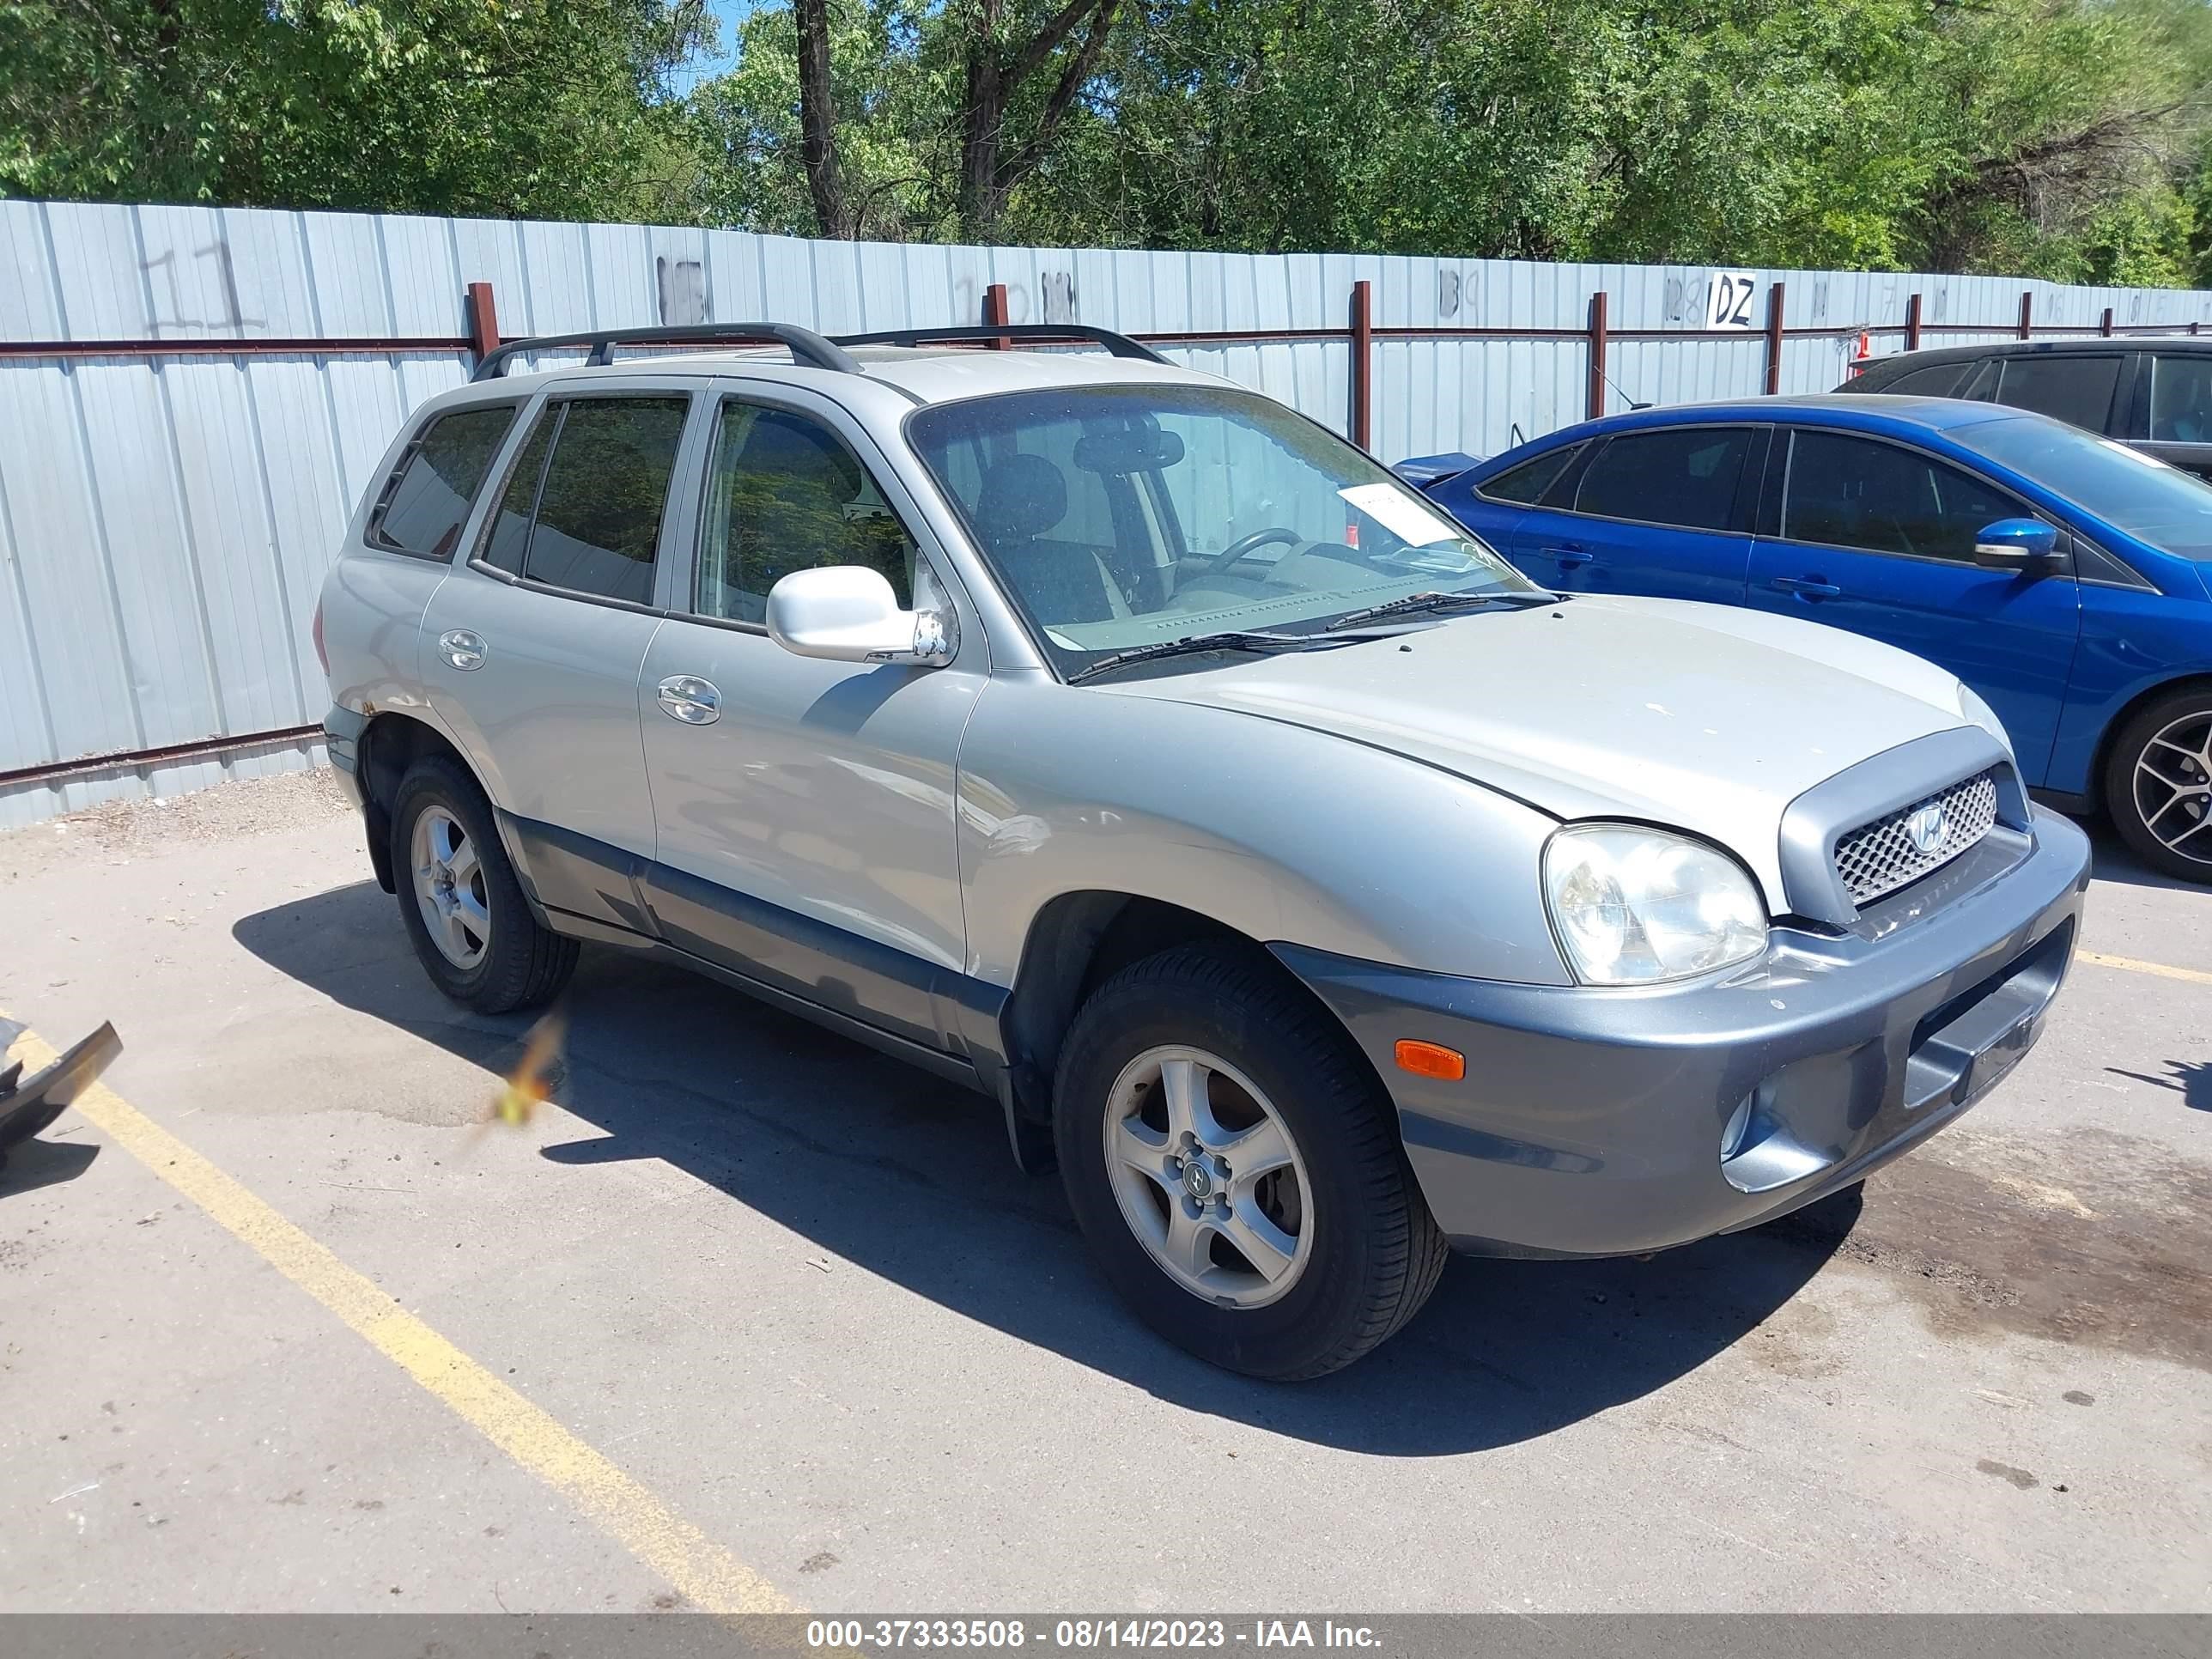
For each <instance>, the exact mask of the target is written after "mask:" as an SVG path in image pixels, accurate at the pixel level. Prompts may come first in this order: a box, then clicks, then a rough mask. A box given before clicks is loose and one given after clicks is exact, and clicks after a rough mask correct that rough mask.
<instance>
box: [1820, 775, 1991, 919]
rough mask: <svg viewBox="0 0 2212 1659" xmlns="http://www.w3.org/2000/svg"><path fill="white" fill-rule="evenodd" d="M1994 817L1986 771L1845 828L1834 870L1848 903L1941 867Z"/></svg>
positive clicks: (1977, 836) (1983, 831) (1876, 895)
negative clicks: (1908, 804) (1847, 828)
mask: <svg viewBox="0 0 2212 1659" xmlns="http://www.w3.org/2000/svg"><path fill="white" fill-rule="evenodd" d="M1996 821H1997V782H1996V773H1995V772H1984V773H1983V774H1982V775H1980V776H1979V777H1972V778H1968V779H1966V781H1964V782H1961V783H1954V784H1953V785H1952V786H1951V787H1949V788H1948V789H1939V790H1937V791H1936V793H1934V794H1932V795H1929V796H1928V797H1926V798H1925V799H1921V800H1917V801H1914V802H1913V803H1912V804H1911V805H1910V806H1900V807H1899V808H1898V809H1897V811H1894V812H1892V813H1889V814H1888V815H1887V816H1886V817H1879V818H1876V819H1875V821H1874V822H1873V823H1863V824H1861V825H1860V826H1859V827H1858V828H1857V829H1852V830H1850V831H1847V832H1846V833H1845V834H1844V836H1841V837H1840V838H1839V839H1838V841H1837V842H1836V874H1837V875H1838V877H1840V878H1842V880H1843V884H1844V890H1845V891H1846V892H1848V893H1849V894H1850V896H1851V902H1853V903H1854V904H1865V903H1867V902H1869V901H1870V900H1873V899H1878V898H1880V897H1881V896H1882V895H1883V894H1885V893H1893V892H1895V891H1896V890H1898V889H1899V888H1900V887H1903V886H1905V884H1907V883H1910V882H1915V881H1917V880H1919V879H1920V878H1921V877H1923V876H1924V875H1926V874H1928V873H1929V872H1930V871H1932V870H1939V869H1941V868H1942V866H1945V865H1947V864H1948V863H1949V862H1950V861H1951V860H1953V859H1954V858H1956V857H1958V856H1959V854H1961V853H1963V852H1965V851H1966V849H1967V848H1970V847H1972V845H1973V844H1974V843H1975V842H1978V841H1979V840H1981V838H1982V837H1983V836H1986V835H1988V834H1989V832H1990V826H1991V825H1992V824H1994V823H1996ZM1916 830H1917V832H1918V833H1917V836H1916V834H1915V831H1916ZM1923 842H1924V843H1925V845H1923Z"/></svg>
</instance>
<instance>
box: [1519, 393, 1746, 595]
mask: <svg viewBox="0 0 2212 1659" xmlns="http://www.w3.org/2000/svg"><path fill="white" fill-rule="evenodd" d="M1766 434H1767V429H1766V428H1765V427H1759V426H1745V425H1735V426H1729V425H1692V426H1663V427H1651V428H1634V429H1632V430H1629V431H1626V432H1619V433H1615V434H1613V435H1612V436H1611V437H1608V438H1605V439H1602V440H1600V441H1599V442H1600V445H1601V447H1599V448H1598V449H1597V451H1596V453H1595V454H1594V455H1592V456H1591V457H1590V458H1589V461H1588V463H1587V464H1586V465H1583V466H1582V467H1581V468H1580V470H1579V471H1578V472H1571V473H1570V474H1568V475H1565V476H1563V477H1561V479H1560V480H1559V483H1557V484H1555V485H1554V486H1553V488H1552V489H1549V490H1547V491H1546V493H1545V495H1544V498H1543V499H1542V500H1541V501H1539V502H1537V503H1536V505H1534V507H1531V508H1530V509H1529V510H1528V512H1527V513H1524V514H1523V515H1522V518H1521V520H1520V522H1519V523H1518V524H1516V526H1514V527H1513V535H1512V541H1513V545H1512V547H1511V548H1510V550H1509V551H1508V553H1507V556H1508V557H1509V558H1510V559H1511V560H1512V561H1513V562H1514V563H1515V564H1516V565H1518V566H1519V567H1520V568H1522V570H1524V571H1526V572H1528V574H1529V575H1531V576H1533V577H1534V579H1535V580H1538V581H1540V582H1542V583H1543V584H1544V585H1545V586H1547V587H1554V588H1558V589H1560V590H1563V591H1565V592H1584V593H1649V594H1655V595H1657V596H1659V597H1660V598H1662V599H1708V600H1711V601H1714V602H1715V603H1717V604H1723V605H1740V604H1741V603H1742V602H1743V585H1744V570H1745V567H1746V565H1747V562H1748V561H1749V559H1750V556H1751V533H1750V532H1751V521H1752V513H1753V507H1754V504H1755V502H1756V500H1757V497H1758V485H1759V457H1761V456H1762V455H1763V454H1764V452H1765V443H1766Z"/></svg>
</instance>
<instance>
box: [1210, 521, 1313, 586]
mask: <svg viewBox="0 0 2212 1659" xmlns="http://www.w3.org/2000/svg"><path fill="white" fill-rule="evenodd" d="M1304 540H1305V538H1304V537H1303V536H1301V535H1299V534H1298V532H1297V531H1295V530H1286V529H1285V528H1284V527H1283V526H1281V525H1276V526H1273V528H1271V529H1267V530H1255V531H1254V532H1252V533H1251V534H1250V535H1249V536H1239V537H1238V538H1237V539H1236V540H1235V541H1233V542H1231V543H1230V544H1229V545H1228V546H1226V547H1225V548H1223V549H1222V550H1221V551H1219V552H1218V553H1217V554H1215V555H1214V556H1213V557H1212V559H1211V560H1209V561H1207V562H1206V568H1204V569H1203V570H1201V571H1200V572H1199V573H1198V574H1200V576H1201V577H1204V576H1218V575H1219V574H1221V573H1222V572H1223V571H1225V570H1226V569H1228V568H1229V567H1230V566H1231V565H1232V564H1235V563H1236V562H1237V561H1238V560H1240V559H1249V557H1251V556H1252V555H1253V554H1255V553H1257V552H1258V551H1259V550H1261V548H1263V547H1265V546H1267V544H1269V543H1270V542H1280V543H1282V544H1284V545H1285V546H1286V547H1296V546H1297V544H1299V543H1300V542H1302V541H1304Z"/></svg>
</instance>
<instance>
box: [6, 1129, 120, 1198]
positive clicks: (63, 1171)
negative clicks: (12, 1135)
mask: <svg viewBox="0 0 2212 1659" xmlns="http://www.w3.org/2000/svg"><path fill="white" fill-rule="evenodd" d="M48 1133H52V1131H49V1132H48ZM99 1156H100V1148H99V1147H98V1146H93V1145H90V1144H88V1143H80V1142H76V1141H69V1140H41V1139H39V1138H38V1137H37V1136H36V1135H33V1137H32V1138H31V1139H28V1140H26V1141H21V1142H20V1143H18V1144H17V1145H15V1146H10V1147H9V1149H8V1150H7V1151H6V1152H4V1153H0V1200H7V1199H10V1198H13V1197H15V1195H16V1194H19V1193H30V1192H36V1191H37V1190H38V1189H39V1188H41V1187H56V1186H59V1185H60V1184H61V1183H62V1182H64V1181H75V1180H76V1178H77V1177H78V1176H81V1175H82V1174H83V1173H84V1172H85V1171H86V1170H88V1169H90V1168H91V1167H92V1161H93V1159H94V1158H98V1157H99Z"/></svg>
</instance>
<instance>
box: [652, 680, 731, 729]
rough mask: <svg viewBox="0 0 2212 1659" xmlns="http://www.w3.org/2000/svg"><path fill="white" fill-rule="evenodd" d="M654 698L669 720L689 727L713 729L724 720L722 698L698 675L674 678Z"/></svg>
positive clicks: (709, 683) (711, 685) (666, 682)
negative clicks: (714, 725)
mask: <svg viewBox="0 0 2212 1659" xmlns="http://www.w3.org/2000/svg"><path fill="white" fill-rule="evenodd" d="M653 696H654V697H655V698H656V699H657V700H658V701H659V704H660V707H661V711H662V712H663V713H664V714H666V715H667V716H668V718H669V719H671V720H681V721H683V722H684V725H686V726H712V725H713V724H714V722H715V721H716V720H720V719H721V718H722V694H721V693H720V691H717V690H715V689H714V682H713V681H712V680H702V679H701V678H699V677H698V676H697V675H696V674H671V675H670V676H669V677H668V678H666V679H665V680H663V681H661V683H660V686H659V690H656V691H655V692H654V693H653Z"/></svg>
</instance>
